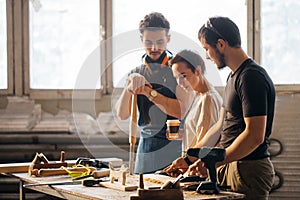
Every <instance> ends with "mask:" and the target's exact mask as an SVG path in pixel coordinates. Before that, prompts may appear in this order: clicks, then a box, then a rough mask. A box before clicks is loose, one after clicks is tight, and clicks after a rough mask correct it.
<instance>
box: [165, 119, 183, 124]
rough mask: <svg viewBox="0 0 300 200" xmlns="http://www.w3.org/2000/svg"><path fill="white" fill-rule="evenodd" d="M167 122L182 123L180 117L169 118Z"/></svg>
mask: <svg viewBox="0 0 300 200" xmlns="http://www.w3.org/2000/svg"><path fill="white" fill-rule="evenodd" d="M166 123H167V124H170V123H180V121H179V120H178V119H168V120H167V122H166Z"/></svg>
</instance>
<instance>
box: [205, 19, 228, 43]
mask: <svg viewBox="0 0 300 200" xmlns="http://www.w3.org/2000/svg"><path fill="white" fill-rule="evenodd" d="M204 27H205V28H207V29H209V30H211V31H212V32H214V33H215V34H217V35H218V36H220V37H221V38H222V39H224V40H226V38H225V37H224V36H223V35H222V34H221V33H220V32H219V31H218V30H217V29H216V28H215V27H214V26H213V25H212V23H211V22H210V20H209V19H208V20H207V22H206V23H205V24H204Z"/></svg>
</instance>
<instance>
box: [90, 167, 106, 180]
mask: <svg viewBox="0 0 300 200" xmlns="http://www.w3.org/2000/svg"><path fill="white" fill-rule="evenodd" d="M109 171H110V170H109V169H103V170H96V171H93V173H92V176H93V177H94V178H102V177H106V176H109Z"/></svg>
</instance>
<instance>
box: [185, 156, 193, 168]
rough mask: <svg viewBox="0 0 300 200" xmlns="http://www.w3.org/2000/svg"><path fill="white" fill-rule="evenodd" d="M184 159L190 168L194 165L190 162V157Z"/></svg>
mask: <svg viewBox="0 0 300 200" xmlns="http://www.w3.org/2000/svg"><path fill="white" fill-rule="evenodd" d="M183 159H184V161H185V162H186V164H187V165H188V166H190V165H191V164H193V163H192V162H191V161H190V159H189V157H188V156H185V157H184V158H183Z"/></svg>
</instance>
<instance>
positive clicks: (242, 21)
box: [112, 0, 247, 87]
mask: <svg viewBox="0 0 300 200" xmlns="http://www.w3.org/2000/svg"><path fill="white" fill-rule="evenodd" d="M152 11H157V12H161V13H162V14H163V15H164V16H165V17H166V18H167V19H168V20H169V22H170V31H171V32H170V34H171V41H170V43H169V44H168V49H169V50H171V51H172V52H173V53H176V52H178V51H180V50H182V49H184V48H188V49H193V50H196V51H198V52H199V53H201V55H202V57H203V58H205V53H204V50H203V49H202V47H201V44H200V42H199V40H198V36H197V34H198V31H199V29H200V27H201V26H202V25H203V24H204V22H205V21H206V20H207V19H208V17H212V16H215V15H223V16H228V17H230V18H231V19H232V20H233V21H235V22H236V23H237V25H238V26H239V28H240V31H241V35H242V45H243V48H244V49H245V50H246V49H247V5H246V3H245V1H241V0H227V1H219V0H211V1H199V0H189V1H188V3H186V2H181V1H176V2H174V1H173V0H164V1H161V0H152V1H151V3H149V1H147V0H131V1H116V0H115V1H113V10H112V12H113V41H115V42H114V43H113V59H112V60H113V83H114V86H115V87H123V86H124V81H125V80H126V76H127V74H128V72H129V71H130V70H131V69H133V68H134V67H136V66H138V65H140V64H141V56H142V55H143V54H144V52H145V51H144V47H143V45H142V43H141V41H140V37H139V32H138V25H139V22H140V20H141V19H143V17H144V16H145V15H146V14H148V13H150V12H152ZM206 64H207V76H208V79H209V80H210V81H211V82H212V83H213V84H214V85H217V86H223V85H225V81H226V78H227V75H228V73H229V70H228V69H225V70H222V71H218V70H217V68H216V66H214V64H213V63H212V62H211V61H209V60H206Z"/></svg>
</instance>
